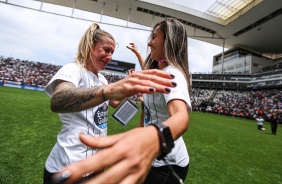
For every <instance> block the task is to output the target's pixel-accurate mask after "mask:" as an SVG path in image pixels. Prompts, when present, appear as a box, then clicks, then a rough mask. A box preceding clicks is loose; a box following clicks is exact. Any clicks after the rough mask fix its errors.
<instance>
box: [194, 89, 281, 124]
mask: <svg viewBox="0 0 282 184" xmlns="http://www.w3.org/2000/svg"><path fill="white" fill-rule="evenodd" d="M196 91H197V93H199V92H198V91H199V89H198V90H196ZM202 91H203V92H205V93H206V94H209V92H207V91H208V90H202ZM193 93H194V91H193ZM210 93H211V92H210ZM213 94H214V92H213ZM192 96H194V94H193V95H192ZM198 101H200V102H201V103H200V104H199V103H197V104H198V105H195V106H193V110H195V111H202V110H205V112H210V113H216V114H222V115H228V116H233V117H240V118H247V119H256V118H257V117H258V116H262V117H263V119H264V120H265V121H269V120H270V118H271V116H273V114H275V115H277V114H279V113H281V112H282V91H281V90H277V89H269V90H257V91H245V92H240V91H216V94H215V96H214V97H213V98H211V96H208V97H206V98H198ZM207 101H208V102H211V104H213V105H212V106H209V107H208V108H207V106H206V105H202V104H203V103H204V102H207ZM195 104H196V103H195ZM205 104H206V103H205Z"/></svg>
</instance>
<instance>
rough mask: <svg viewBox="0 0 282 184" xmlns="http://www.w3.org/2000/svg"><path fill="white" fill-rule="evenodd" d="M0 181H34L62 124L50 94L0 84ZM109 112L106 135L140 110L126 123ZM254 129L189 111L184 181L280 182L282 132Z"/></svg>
mask: <svg viewBox="0 0 282 184" xmlns="http://www.w3.org/2000/svg"><path fill="white" fill-rule="evenodd" d="M0 99H1V105H0V111H1V115H0V137H1V143H0V183H1V184H4V183H7V184H14V183H15V184H17V183H22V184H39V183H42V174H43V168H44V163H45V160H46V158H47V156H48V154H49V152H50V150H51V149H52V147H53V145H54V143H55V142H56V135H57V133H58V132H59V130H60V128H61V122H60V120H59V118H58V115H57V114H56V113H52V112H51V110H50V98H49V97H48V96H47V95H46V94H45V93H44V92H39V91H30V90H23V89H15V88H9V87H0ZM113 111H114V110H113V109H110V111H109V128H108V133H109V134H115V133H119V132H123V131H126V130H128V129H131V128H134V127H135V126H136V124H137V123H138V119H139V115H140V114H139V112H138V113H137V115H136V116H135V117H134V118H133V119H132V121H131V122H130V123H129V124H128V125H126V126H125V127H123V126H121V125H120V124H119V123H117V122H116V121H115V120H114V119H113V118H112V117H111V114H112V113H113ZM264 128H266V130H265V131H258V130H257V126H256V122H255V121H252V120H246V119H241V118H232V117H227V116H222V115H216V114H208V113H201V112H191V113H190V123H189V128H188V131H187V132H186V133H185V134H184V135H183V138H184V140H185V143H186V145H187V148H188V152H189V156H190V169H189V174H188V180H186V182H185V183H189V184H190V183H195V184H207V183H210V184H221V183H222V184H236V183H238V184H242V183H244V184H256V183H257V184H260V183H261V184H282V130H281V125H280V127H279V128H278V131H277V135H276V136H274V135H271V131H270V126H269V124H268V123H264Z"/></svg>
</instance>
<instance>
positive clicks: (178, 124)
mask: <svg viewBox="0 0 282 184" xmlns="http://www.w3.org/2000/svg"><path fill="white" fill-rule="evenodd" d="M167 106H168V113H169V116H170V117H169V118H168V119H167V120H166V121H164V122H163V124H165V125H166V126H169V128H170V131H171V134H172V137H173V139H174V140H176V139H178V138H179V137H180V136H181V135H182V134H184V133H185V132H186V130H187V128H188V124H189V114H188V109H187V104H186V102H185V101H183V100H180V99H173V100H170V101H169V102H168V104H167Z"/></svg>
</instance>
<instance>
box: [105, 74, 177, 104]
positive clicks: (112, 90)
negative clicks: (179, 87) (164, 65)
mask: <svg viewBox="0 0 282 184" xmlns="http://www.w3.org/2000/svg"><path fill="white" fill-rule="evenodd" d="M172 79H174V75H173V74H170V73H168V72H164V71H161V70H157V69H150V70H142V71H137V72H133V73H132V74H131V75H129V76H127V77H125V78H124V79H122V80H119V81H117V82H115V83H112V84H109V85H107V86H106V87H105V88H104V96H105V97H106V98H107V99H108V100H122V99H124V98H126V97H130V96H132V95H134V94H137V93H147V94H152V93H154V92H160V93H169V92H170V91H171V90H170V88H172V87H175V86H176V82H174V81H173V80H172Z"/></svg>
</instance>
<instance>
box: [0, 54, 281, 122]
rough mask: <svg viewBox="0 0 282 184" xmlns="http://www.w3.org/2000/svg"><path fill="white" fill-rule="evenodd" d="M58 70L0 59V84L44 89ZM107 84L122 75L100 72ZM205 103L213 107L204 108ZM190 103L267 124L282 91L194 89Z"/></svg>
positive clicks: (46, 66) (44, 64)
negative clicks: (261, 120) (257, 119)
mask: <svg viewBox="0 0 282 184" xmlns="http://www.w3.org/2000/svg"><path fill="white" fill-rule="evenodd" d="M60 68H61V66H59V65H53V64H47V63H40V62H31V61H26V60H20V59H14V58H11V57H9V58H4V57H0V81H1V82H2V83H8V82H16V83H18V84H21V85H27V86H35V87H41V88H44V87H45V86H46V85H47V83H48V82H49V81H50V79H51V78H52V77H53V76H54V75H55V74H56V72H57V71H58V70H59V69H60ZM101 73H102V74H103V75H104V76H105V77H106V79H107V80H108V81H109V83H112V82H116V81H118V80H120V79H122V78H124V77H125V75H119V74H113V73H111V72H106V71H103V72H101ZM207 102H209V103H210V104H212V106H209V107H208V108H207V107H206V106H207V104H208V103H207ZM191 103H192V107H193V110H194V111H200V110H203V107H205V108H204V109H205V111H207V112H211V113H217V114H223V115H228V116H234V117H241V118H248V119H255V118H256V117H258V116H259V115H261V116H262V117H263V118H264V119H265V120H266V121H268V120H269V118H270V117H271V116H272V115H273V113H275V114H277V113H280V112H282V91H281V90H277V89H269V90H257V91H247V92H242V91H241V92H240V91H217V90H208V89H199V88H193V89H192V95H191ZM203 104H205V105H203Z"/></svg>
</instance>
